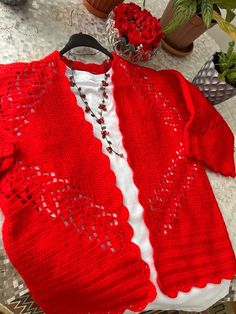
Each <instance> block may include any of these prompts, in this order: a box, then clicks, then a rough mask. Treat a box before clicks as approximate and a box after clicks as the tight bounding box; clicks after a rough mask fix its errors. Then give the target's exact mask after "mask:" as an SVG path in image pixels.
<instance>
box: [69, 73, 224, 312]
mask: <svg viewBox="0 0 236 314" xmlns="http://www.w3.org/2000/svg"><path fill="white" fill-rule="evenodd" d="M108 73H110V75H111V74H112V68H111V69H110V70H109V71H108ZM66 75H67V77H70V76H72V71H71V69H70V68H68V67H67V70H66ZM74 78H75V82H76V85H77V86H79V87H81V89H82V92H84V93H85V94H86V99H87V101H88V104H89V106H90V108H91V109H92V110H93V111H94V112H95V114H96V115H97V116H99V114H98V111H99V109H98V105H99V104H100V103H101V100H102V92H101V91H99V87H100V84H101V81H102V80H104V74H92V73H90V72H87V71H78V70H75V71H74ZM107 83H108V86H107V87H106V93H107V94H108V99H107V100H106V102H105V103H106V106H107V111H105V112H104V111H103V117H104V119H105V125H106V127H107V131H109V132H110V135H109V136H110V138H111V141H112V144H113V149H114V150H115V151H117V152H118V153H123V155H124V157H123V158H120V157H119V156H117V155H116V154H114V153H112V154H110V153H109V152H108V151H107V150H106V148H107V146H108V144H107V142H106V140H105V139H103V138H102V135H101V126H100V125H99V124H98V123H97V122H96V120H95V118H94V117H92V116H91V115H90V113H86V114H85V118H86V120H87V121H88V122H90V123H91V124H92V126H93V133H94V136H95V137H97V138H98V139H100V140H101V142H102V150H103V153H104V154H106V155H107V156H108V157H109V159H110V166H111V169H112V171H113V172H114V173H115V176H116V184H117V187H118V188H119V189H120V190H121V192H122V194H123V203H124V205H125V206H126V207H127V209H128V211H129V219H128V222H129V224H130V225H131V226H132V228H133V230H134V234H133V238H132V242H134V243H135V244H136V245H138V246H139V248H140V250H141V257H142V259H143V260H144V261H145V262H146V263H147V264H148V265H149V268H150V280H151V281H152V282H153V284H154V285H155V287H156V291H157V297H156V299H155V300H154V301H153V302H151V303H150V304H149V305H148V306H147V307H146V308H145V311H146V310H184V311H196V312H198V311H203V310H206V309H207V308H209V307H210V306H211V305H213V304H214V303H215V302H217V301H218V300H219V299H221V298H223V297H224V296H225V295H226V294H227V293H228V291H229V285H230V280H222V282H221V284H207V286H206V287H205V288H196V287H193V288H192V289H191V291H189V292H188V293H183V292H180V293H179V294H178V296H177V297H176V298H169V297H167V296H166V295H164V294H163V293H162V292H161V291H160V289H159V287H158V284H157V281H156V278H157V272H156V269H155V267H154V261H153V250H152V246H151V243H150V241H149V231H148V228H147V226H146V224H145V222H144V219H143V207H142V206H141V204H140V203H139V201H138V189H137V187H136V185H135V184H134V182H133V172H132V169H131V168H130V166H129V164H128V162H127V153H126V151H125V149H124V147H123V145H122V134H121V132H120V130H119V120H118V117H117V115H116V111H115V105H114V99H113V86H112V81H111V76H110V77H109V78H108V80H107ZM71 90H72V91H73V93H74V94H75V96H76V99H77V104H78V106H80V107H82V108H83V109H84V108H85V104H84V103H83V100H82V99H81V97H80V96H79V92H78V89H77V87H76V86H74V87H71ZM157 271H158V270H157ZM128 313H134V312H132V311H129V310H127V311H125V314H128Z"/></svg>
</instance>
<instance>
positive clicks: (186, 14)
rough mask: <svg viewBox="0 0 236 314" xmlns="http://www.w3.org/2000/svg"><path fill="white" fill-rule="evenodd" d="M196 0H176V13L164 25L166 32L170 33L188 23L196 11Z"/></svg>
mask: <svg viewBox="0 0 236 314" xmlns="http://www.w3.org/2000/svg"><path fill="white" fill-rule="evenodd" d="M196 10H197V3H196V0H174V14H173V17H172V19H171V20H170V22H169V23H168V24H167V25H166V26H165V27H164V33H166V34H167V33H170V32H172V31H173V30H175V29H176V28H178V27H180V26H182V25H183V24H185V23H187V22H188V21H189V20H190V19H191V18H192V16H193V15H194V14H195V13H196Z"/></svg>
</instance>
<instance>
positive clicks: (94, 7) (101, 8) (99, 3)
mask: <svg viewBox="0 0 236 314" xmlns="http://www.w3.org/2000/svg"><path fill="white" fill-rule="evenodd" d="M123 1H124V0H84V5H85V7H86V8H87V9H88V11H89V12H90V13H92V14H93V15H95V16H98V17H100V18H103V19H106V18H107V16H108V14H109V13H110V12H111V10H112V9H113V8H114V7H115V6H116V5H118V4H119V3H121V2H123Z"/></svg>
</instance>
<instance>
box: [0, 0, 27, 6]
mask: <svg viewBox="0 0 236 314" xmlns="http://www.w3.org/2000/svg"><path fill="white" fill-rule="evenodd" d="M26 1H27V0H0V2H3V3H5V4H9V5H21V4H23V3H25V2H26Z"/></svg>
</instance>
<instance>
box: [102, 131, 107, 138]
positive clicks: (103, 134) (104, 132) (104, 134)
mask: <svg viewBox="0 0 236 314" xmlns="http://www.w3.org/2000/svg"><path fill="white" fill-rule="evenodd" d="M101 134H102V137H103V138H105V137H106V136H107V135H109V132H108V131H106V130H103V131H102V132H101Z"/></svg>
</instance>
